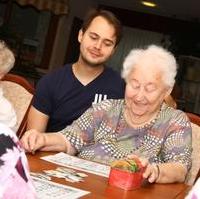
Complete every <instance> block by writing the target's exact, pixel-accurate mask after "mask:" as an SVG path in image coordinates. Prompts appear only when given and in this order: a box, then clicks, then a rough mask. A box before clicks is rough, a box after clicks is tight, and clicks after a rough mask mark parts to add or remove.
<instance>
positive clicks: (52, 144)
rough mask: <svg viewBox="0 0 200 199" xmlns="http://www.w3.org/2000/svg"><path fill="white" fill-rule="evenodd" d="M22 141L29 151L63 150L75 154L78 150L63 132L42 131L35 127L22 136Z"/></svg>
mask: <svg viewBox="0 0 200 199" xmlns="http://www.w3.org/2000/svg"><path fill="white" fill-rule="evenodd" d="M21 143H22V146H23V147H24V149H25V150H26V151H27V152H31V153H34V152H35V151H36V150H41V151H60V152H61V151H62V152H66V153H68V154H70V155H74V154H75V153H76V150H75V149H74V147H73V146H72V145H71V144H70V142H69V141H68V140H67V139H66V138H65V137H64V136H63V135H62V134H61V133H41V132H38V131H37V130H35V129H32V130H29V131H27V132H26V133H25V134H24V136H23V137H22V138H21Z"/></svg>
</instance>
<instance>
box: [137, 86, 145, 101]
mask: <svg viewBox="0 0 200 199" xmlns="http://www.w3.org/2000/svg"><path fill="white" fill-rule="evenodd" d="M144 98H145V91H144V89H143V88H142V87H141V88H140V89H138V92H137V93H136V99H137V101H142V100H144Z"/></svg>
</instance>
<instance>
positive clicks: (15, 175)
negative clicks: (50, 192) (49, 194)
mask: <svg viewBox="0 0 200 199" xmlns="http://www.w3.org/2000/svg"><path fill="white" fill-rule="evenodd" d="M0 198H1V199H34V198H36V195H35V189H34V187H33V184H32V181H31V178H30V175H29V170H28V162H27V159H26V156H25V153H24V151H23V149H22V148H21V146H20V143H19V140H18V138H17V136H16V135H15V133H14V132H13V131H12V130H10V129H9V128H8V127H7V126H5V125H3V124H0Z"/></svg>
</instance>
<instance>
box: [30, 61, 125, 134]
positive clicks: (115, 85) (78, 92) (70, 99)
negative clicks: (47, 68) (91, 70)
mask: <svg viewBox="0 0 200 199" xmlns="http://www.w3.org/2000/svg"><path fill="white" fill-rule="evenodd" d="M124 91H125V82H124V81H123V79H122V78H121V77H120V75H119V74H118V73H117V72H115V71H114V70H112V69H111V68H107V67H106V68H105V69H104V71H103V72H102V73H101V74H100V75H99V76H98V77H97V78H96V79H95V80H93V81H92V82H90V83H89V84H87V85H86V86H84V85H82V84H81V82H80V81H79V80H78V79H77V78H76V77H75V76H74V74H73V71H72V65H71V64H67V65H65V66H63V67H61V68H59V69H57V70H56V71H54V72H52V73H49V74H47V75H45V76H44V77H43V78H41V80H40V81H39V82H38V84H37V88H36V94H35V96H34V99H33V106H34V107H35V108H36V109H37V110H39V111H40V112H42V113H44V114H46V115H48V116H49V122H48V126H47V131H48V132H55V131H60V130H62V129H64V128H65V127H66V126H67V125H70V124H71V123H72V122H73V120H75V119H77V118H78V117H80V116H81V115H82V114H83V113H84V112H85V111H86V110H87V109H88V108H89V107H90V106H91V104H92V103H93V102H94V101H95V102H100V101H101V100H103V99H121V98H124Z"/></svg>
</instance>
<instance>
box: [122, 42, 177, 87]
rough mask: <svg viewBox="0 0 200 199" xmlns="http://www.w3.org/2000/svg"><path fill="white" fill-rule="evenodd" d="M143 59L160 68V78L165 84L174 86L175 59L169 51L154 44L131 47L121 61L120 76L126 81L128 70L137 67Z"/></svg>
mask: <svg viewBox="0 0 200 199" xmlns="http://www.w3.org/2000/svg"><path fill="white" fill-rule="evenodd" d="M144 61H145V63H148V64H149V65H154V66H155V67H157V68H158V69H159V70H160V72H161V75H162V80H163V82H164V83H165V84H166V86H169V87H173V86H174V83H175V77H176V73H177V63H176V59H175V57H174V56H173V55H172V54H171V53H170V52H169V51H167V50H166V49H164V48H162V47H160V46H156V45H150V46H148V47H147V48H146V49H133V50H131V51H130V53H129V54H128V56H127V57H126V58H125V60H124V63H123V69H122V77H123V78H124V79H125V81H127V78H128V76H129V75H130V72H131V71H132V70H133V69H135V68H136V67H139V66H140V64H141V62H142V63H144ZM147 72H148V68H147Z"/></svg>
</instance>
